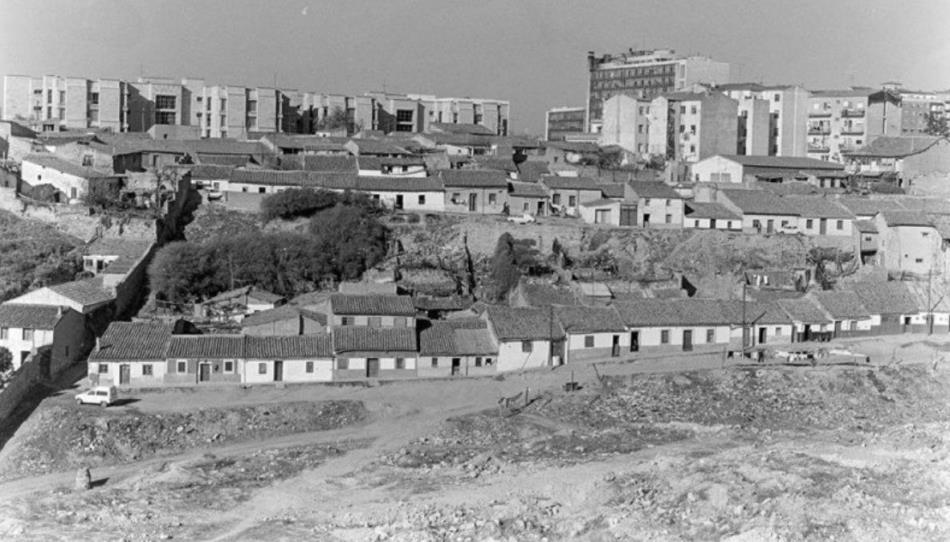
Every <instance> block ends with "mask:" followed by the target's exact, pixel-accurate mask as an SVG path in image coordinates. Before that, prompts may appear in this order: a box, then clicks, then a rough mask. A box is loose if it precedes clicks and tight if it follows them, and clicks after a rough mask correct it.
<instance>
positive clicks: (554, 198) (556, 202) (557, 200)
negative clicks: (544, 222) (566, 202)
mask: <svg viewBox="0 0 950 542" xmlns="http://www.w3.org/2000/svg"><path fill="white" fill-rule="evenodd" d="M551 203H553V204H554V205H560V204H561V195H560V194H558V193H556V192H555V193H554V195H553V196H551Z"/></svg>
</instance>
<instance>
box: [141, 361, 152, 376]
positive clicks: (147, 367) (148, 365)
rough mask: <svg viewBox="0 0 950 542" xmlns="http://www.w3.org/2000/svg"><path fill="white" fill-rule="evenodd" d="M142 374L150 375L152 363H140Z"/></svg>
mask: <svg viewBox="0 0 950 542" xmlns="http://www.w3.org/2000/svg"><path fill="white" fill-rule="evenodd" d="M142 376H152V364H151V363H146V364H144V365H142Z"/></svg>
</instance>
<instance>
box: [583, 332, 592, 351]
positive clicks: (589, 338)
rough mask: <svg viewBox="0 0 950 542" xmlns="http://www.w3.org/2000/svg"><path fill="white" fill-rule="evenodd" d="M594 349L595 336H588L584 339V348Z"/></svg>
mask: <svg viewBox="0 0 950 542" xmlns="http://www.w3.org/2000/svg"><path fill="white" fill-rule="evenodd" d="M593 347H594V336H593V335H587V336H585V337H584V348H593Z"/></svg>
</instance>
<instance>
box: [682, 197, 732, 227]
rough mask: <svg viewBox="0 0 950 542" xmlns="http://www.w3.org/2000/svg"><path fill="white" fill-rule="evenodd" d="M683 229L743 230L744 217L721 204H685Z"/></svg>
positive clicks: (694, 202)
mask: <svg viewBox="0 0 950 542" xmlns="http://www.w3.org/2000/svg"><path fill="white" fill-rule="evenodd" d="M684 207H685V210H684V217H683V227H684V228H695V229H708V230H731V231H736V230H742V217H741V216H739V215H738V214H737V213H734V212H733V211H731V210H729V208H728V207H726V206H725V205H722V204H721V203H713V202H709V203H701V202H698V201H688V202H686V203H685V206H684Z"/></svg>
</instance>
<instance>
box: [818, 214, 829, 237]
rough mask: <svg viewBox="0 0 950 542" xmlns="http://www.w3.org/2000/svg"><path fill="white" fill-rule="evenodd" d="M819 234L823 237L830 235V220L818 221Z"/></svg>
mask: <svg viewBox="0 0 950 542" xmlns="http://www.w3.org/2000/svg"><path fill="white" fill-rule="evenodd" d="M818 233H819V234H821V235H824V234H826V233H828V219H826V218H822V219H821V220H819V221H818Z"/></svg>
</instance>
